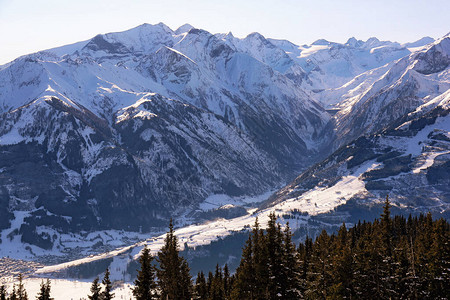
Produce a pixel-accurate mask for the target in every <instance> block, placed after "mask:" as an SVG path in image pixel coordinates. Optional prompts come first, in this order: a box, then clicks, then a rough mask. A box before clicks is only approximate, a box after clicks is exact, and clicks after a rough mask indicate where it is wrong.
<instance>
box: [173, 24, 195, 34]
mask: <svg viewBox="0 0 450 300" xmlns="http://www.w3.org/2000/svg"><path fill="white" fill-rule="evenodd" d="M192 28H194V26H192V25H191V24H188V23H186V24H184V25H181V26H180V27H178V29H177V30H175V34H182V33H186V32H188V31H189V30H191V29H192Z"/></svg>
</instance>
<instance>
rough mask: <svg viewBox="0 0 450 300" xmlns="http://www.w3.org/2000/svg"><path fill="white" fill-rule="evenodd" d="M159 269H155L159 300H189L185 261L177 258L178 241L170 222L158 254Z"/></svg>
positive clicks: (189, 291)
mask: <svg viewBox="0 0 450 300" xmlns="http://www.w3.org/2000/svg"><path fill="white" fill-rule="evenodd" d="M157 260H158V262H159V268H157V269H156V274H157V277H158V285H159V288H160V289H161V296H160V298H161V299H171V300H177V299H190V297H191V291H192V281H191V277H190V274H189V266H188V264H187V262H186V260H185V259H184V258H182V257H180V256H179V250H178V240H177V237H176V236H175V234H174V230H173V224H172V220H171V221H170V224H169V232H168V233H167V234H166V237H165V239H164V246H163V247H162V248H161V250H160V251H159V252H158V258H157Z"/></svg>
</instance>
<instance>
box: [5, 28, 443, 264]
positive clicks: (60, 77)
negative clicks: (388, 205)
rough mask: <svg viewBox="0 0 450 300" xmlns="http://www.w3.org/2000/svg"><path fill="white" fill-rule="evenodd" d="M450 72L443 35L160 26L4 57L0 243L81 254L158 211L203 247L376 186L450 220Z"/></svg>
mask: <svg viewBox="0 0 450 300" xmlns="http://www.w3.org/2000/svg"><path fill="white" fill-rule="evenodd" d="M449 65H450V37H449V35H447V36H444V37H442V38H440V39H437V40H434V39H432V38H423V39H421V40H419V41H417V42H413V43H406V44H399V43H396V42H389V41H380V40H378V39H376V38H370V39H368V40H367V41H361V40H357V39H355V38H350V39H349V40H348V41H347V42H346V43H344V44H340V43H334V42H329V41H326V40H318V41H316V42H314V43H312V44H311V45H301V46H299V45H295V44H293V43H291V42H289V41H286V40H276V39H269V38H265V37H264V36H262V35H261V34H259V33H252V34H250V35H248V36H247V37H245V38H237V37H234V36H233V35H232V34H231V33H228V34H211V33H209V32H207V31H205V30H201V29H197V28H194V27H192V26H190V25H183V26H181V27H180V28H178V29H176V30H172V29H170V28H169V27H167V26H166V25H164V24H162V23H160V24H156V25H149V24H143V25H141V26H138V27H136V28H133V29H130V30H128V31H124V32H118V33H108V34H101V35H97V36H95V37H93V38H92V39H90V40H87V41H83V42H78V43H75V44H72V45H67V46H63V47H59V48H54V49H49V50H46V51H41V52H37V53H34V54H30V55H26V56H23V57H20V58H17V59H16V60H14V61H12V62H10V63H8V64H5V65H3V66H0V114H1V117H0V230H2V234H1V241H2V243H1V244H0V249H3V250H2V251H4V252H5V253H8V255H12V256H16V257H18V258H30V257H44V256H45V255H44V254H45V251H44V250H43V249H46V250H47V251H51V252H52V253H53V254H54V255H55V256H64V255H67V254H68V253H72V250H73V249H74V248H75V247H79V246H80V245H81V244H83V243H84V244H83V245H84V246H85V247H86V249H85V250H86V251H82V252H81V253H79V257H81V256H83V255H87V254H88V253H98V252H102V251H106V250H112V249H113V248H114V247H118V246H130V245H132V244H133V243H134V242H136V241H137V240H142V239H145V237H148V236H152V237H156V236H158V235H159V234H160V233H161V231H163V230H164V228H165V227H166V226H167V224H168V221H169V219H170V218H174V219H175V223H176V224H178V226H180V227H182V226H185V225H189V224H194V223H197V225H192V226H191V227H185V228H181V229H180V231H179V234H180V239H181V241H183V243H184V242H185V243H186V245H187V246H196V245H204V244H208V243H210V242H211V241H213V240H216V239H217V238H218V237H224V236H228V235H230V234H231V233H232V232H239V231H240V230H241V229H243V228H245V227H246V225H248V224H252V223H253V222H254V219H255V217H259V218H260V220H261V223H264V222H265V220H266V218H267V215H268V213H269V212H271V211H275V212H276V213H277V214H279V215H280V217H281V218H282V219H284V221H287V220H296V221H295V222H296V223H295V226H293V227H294V229H296V230H298V238H301V237H304V236H305V235H306V234H307V233H308V230H312V231H314V230H319V229H320V228H324V227H326V228H331V230H332V228H333V226H334V225H335V224H340V223H341V222H342V221H345V222H348V223H350V224H351V223H354V222H357V220H358V219H364V218H367V219H369V218H373V217H374V216H375V215H376V213H377V212H378V211H377V209H378V208H379V206H380V203H381V202H382V201H383V198H384V197H385V196H386V195H387V194H389V196H390V198H391V201H392V203H393V206H394V211H396V212H397V213H403V214H407V213H419V212H427V211H432V212H433V214H435V215H436V216H439V215H442V216H444V217H446V218H448V213H449V203H450V190H449V188H448V187H449V186H450V182H449V178H450V176H449V175H450V174H449V173H450V165H449V155H450V121H449V119H448V118H449V117H448V113H449V109H450V104H449V101H450V94H449V89H450V76H449V75H450V74H449ZM261 195H262V196H261ZM208 220H209V222H212V223H203V222H205V221H208ZM202 224H207V225H202ZM214 224H215V225H214ZM214 226H216V227H217V228H220V230H219V229H217V228H216V229H215V230H213V229H212V228H215V227H214ZM305 228H307V229H305ZM308 228H309V229H308ZM100 232H103V233H100ZM105 232H106V233H107V234H106V235H105ZM108 232H109V233H108ZM112 232H114V234H112ZM126 232H134V235H135V238H136V241H135V240H133V241H131V240H129V239H128V240H127V239H125V237H126V236H127V235H128V237H130V235H129V234H127V233H126ZM142 232H143V233H142ZM108 234H109V237H107V236H108ZM193 236H196V238H193ZM70 239H74V241H73V242H68V240H70ZM108 240H109V241H111V240H113V241H114V242H110V243H109V244H110V248H108V247H107V244H108ZM75 241H78V242H79V243H78V244H77V242H75ZM81 241H82V242H81ZM158 241H160V239H159V238H155V239H150V240H148V241H147V243H149V244H150V245H155V243H156V244H158ZM99 242H100V245H101V247H100V246H99ZM19 243H20V244H21V245H22V244H26V245H27V247H28V250H26V251H24V252H21V253H19V254H14V253H13V252H11V251H10V249H13V247H14V245H17V244H19ZM71 243H72V244H71ZM80 243H81V244H80ZM136 245H139V247H138V246H136ZM136 245H134V246H132V249H138V250H139V249H140V247H141V246H142V243H138V244H136ZM133 247H137V248H133ZM124 249H125V248H124ZM126 249H130V248H126ZM7 250H8V251H9V252H7ZM138 250H136V251H138ZM124 251H125V250H124ZM126 251H128V250H126ZM119 252H120V251H119ZM120 253H122V252H120ZM136 253H137V252H136ZM40 254H42V255H40ZM111 255H112V254H111ZM112 256H113V255H112ZM64 257H65V258H62V259H60V260H59V261H64V260H67V256H64ZM100 257H101V258H102V259H103V258H104V257H105V256H100ZM108 257H111V256H108ZM44 262H46V263H49V259H47V260H45V259H44Z"/></svg>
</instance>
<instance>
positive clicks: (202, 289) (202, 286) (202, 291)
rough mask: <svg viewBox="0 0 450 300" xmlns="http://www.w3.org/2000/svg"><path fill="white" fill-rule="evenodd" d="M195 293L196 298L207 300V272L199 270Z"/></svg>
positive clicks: (197, 299)
mask: <svg viewBox="0 0 450 300" xmlns="http://www.w3.org/2000/svg"><path fill="white" fill-rule="evenodd" d="M194 293H195V295H194V299H196V300H205V299H207V298H208V288H207V286H206V279H205V274H203V272H199V273H198V275H197V280H196V281H195V287H194Z"/></svg>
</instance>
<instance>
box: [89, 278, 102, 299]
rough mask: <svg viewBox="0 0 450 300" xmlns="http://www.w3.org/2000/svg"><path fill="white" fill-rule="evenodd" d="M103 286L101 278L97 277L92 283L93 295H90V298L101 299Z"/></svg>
mask: <svg viewBox="0 0 450 300" xmlns="http://www.w3.org/2000/svg"><path fill="white" fill-rule="evenodd" d="M100 297H101V287H100V284H99V279H98V277H96V278H95V279H94V281H93V282H92V285H91V295H89V296H88V298H89V300H100V299H101V298H100Z"/></svg>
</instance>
